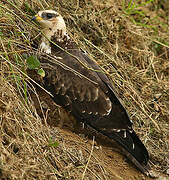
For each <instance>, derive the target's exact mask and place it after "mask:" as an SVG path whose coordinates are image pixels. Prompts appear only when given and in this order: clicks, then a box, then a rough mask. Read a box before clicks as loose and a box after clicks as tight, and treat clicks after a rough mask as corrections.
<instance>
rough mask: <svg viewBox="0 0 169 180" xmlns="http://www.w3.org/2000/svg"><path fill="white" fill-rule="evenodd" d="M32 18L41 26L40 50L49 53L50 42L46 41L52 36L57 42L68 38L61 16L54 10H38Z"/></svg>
mask: <svg viewBox="0 0 169 180" xmlns="http://www.w3.org/2000/svg"><path fill="white" fill-rule="evenodd" d="M32 20H36V21H38V22H39V24H40V25H41V27H42V32H43V34H44V35H45V37H44V36H42V39H41V41H42V42H41V44H40V51H42V52H46V53H48V54H49V53H51V47H50V43H49V41H48V39H49V40H51V39H52V38H53V39H55V40H56V41H58V42H61V41H62V42H63V41H66V40H68V39H69V36H68V35H67V33H66V24H65V21H64V19H63V17H62V16H61V15H60V14H59V13H58V12H56V11H54V10H44V11H39V12H38V13H37V14H36V15H35V16H34V17H33V18H32Z"/></svg>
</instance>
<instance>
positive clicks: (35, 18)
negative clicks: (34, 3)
mask: <svg viewBox="0 0 169 180" xmlns="http://www.w3.org/2000/svg"><path fill="white" fill-rule="evenodd" d="M31 20H32V21H35V20H36V21H41V20H43V19H42V18H41V17H40V16H38V15H35V16H33V18H32V19H31Z"/></svg>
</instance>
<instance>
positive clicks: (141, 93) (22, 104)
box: [0, 0, 169, 179]
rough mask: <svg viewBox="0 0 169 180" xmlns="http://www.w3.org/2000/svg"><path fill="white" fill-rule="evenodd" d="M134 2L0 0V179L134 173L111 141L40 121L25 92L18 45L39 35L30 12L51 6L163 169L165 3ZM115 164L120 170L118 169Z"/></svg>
mask: <svg viewBox="0 0 169 180" xmlns="http://www.w3.org/2000/svg"><path fill="white" fill-rule="evenodd" d="M133 2H134V3H135V4H134V3H133V4H132V6H131V5H130V1H124V0H121V1H116V0H114V1H112V0H108V1H106V3H105V1H100V0H91V1H88V0H84V1H75V0H71V1H66V0H65V1H54V0H51V1H45V0H41V1H31V0H14V1H10V0H1V3H0V57H1V58H0V124H1V126H0V152H1V153H0V178H1V179H35V178H36V179H82V177H83V175H84V179H113V178H114V179H123V178H124V177H125V174H127V175H129V176H130V177H133V174H134V175H135V173H136V172H135V171H132V172H131V173H130V174H128V173H127V171H129V170H130V169H131V168H132V167H130V168H128V164H127V163H125V162H124V161H123V160H121V161H120V162H121V164H120V165H121V166H122V167H117V165H116V163H117V164H118V163H119V162H118V161H119V159H120V158H121V157H119V156H118V154H115V155H113V157H112V154H111V153H110V152H109V149H110V148H108V147H106V148H105V147H103V150H102V149H99V150H98V149H97V148H94V146H95V145H94V144H93V142H92V141H89V142H87V140H86V139H84V138H81V137H79V136H78V135H76V134H73V133H72V132H70V131H67V130H62V129H60V128H56V127H50V126H48V125H47V124H43V123H42V118H40V117H39V115H38V114H37V112H36V109H35V107H34V103H33V102H32V100H31V98H30V95H29V93H30V92H28V89H32V92H34V93H35V90H34V89H33V87H32V86H31V83H30V80H29V79H28V78H27V76H25V75H24V73H25V72H26V65H25V58H24V56H23V53H28V52H30V51H31V49H32V47H31V44H32V42H33V41H34V42H38V41H39V36H38V33H39V30H38V28H39V27H38V26H37V25H35V24H33V23H32V22H31V21H30V19H31V17H32V15H34V14H35V13H36V12H38V11H39V10H41V9H49V8H52V9H53V7H56V8H55V9H57V10H58V11H59V12H60V13H61V14H62V15H63V16H64V19H65V21H66V24H67V25H68V30H69V34H70V36H71V37H72V38H74V39H75V41H76V42H77V43H78V44H79V46H80V47H81V48H82V49H84V50H86V51H87V52H88V53H90V56H91V58H93V59H94V60H96V61H97V62H98V63H99V64H100V65H101V66H102V67H103V68H104V69H106V70H107V72H108V74H109V76H110V77H111V78H112V81H113V83H114V86H115V89H116V91H117V92H118V95H119V97H120V98H121V99H122V101H123V102H124V103H125V107H126V109H127V110H128V112H129V114H130V115H131V118H132V120H133V121H134V128H135V130H136V132H137V134H138V135H139V136H140V138H141V139H142V141H143V142H144V144H145V145H146V147H147V149H148V151H149V153H150V163H151V166H152V168H153V169H154V170H156V171H158V172H160V173H164V174H165V173H166V172H167V170H168V166H169V153H168V152H169V133H168V132H169V44H168V42H169V26H168V19H169V8H167V7H169V6H167V4H168V2H167V1H158V0H154V1H152V2H151V1H150V2H149V3H147V4H141V5H140V3H139V2H137V1H133ZM136 2H137V3H136ZM141 2H144V1H141ZM165 3H166V4H165ZM137 5H138V6H137ZM35 37H36V38H35ZM36 95H37V94H36V93H35V96H36ZM40 108H41V107H40ZM45 115H46V114H43V117H44V118H43V119H45ZM57 118H58V117H57V116H56V121H57ZM46 121H47V120H46V119H45V122H46ZM58 143H59V145H58ZM107 149H108V150H107ZM104 151H105V152H106V153H104ZM100 153H101V154H100ZM107 153H108V154H109V156H111V157H108V155H107ZM89 157H90V158H89ZM118 158H119V159H118ZM112 159H113V161H114V162H112V161H111V160H112ZM89 160H90V161H89ZM120 165H119V166H120ZM130 166H131V165H130ZM118 168H121V169H124V172H121V173H118V171H119V170H120V171H121V169H118ZM132 173H133V174H132ZM137 178H138V179H139V178H141V176H138V175H137V177H136V178H135V179H137Z"/></svg>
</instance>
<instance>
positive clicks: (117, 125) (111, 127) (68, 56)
mask: <svg viewBox="0 0 169 180" xmlns="http://www.w3.org/2000/svg"><path fill="white" fill-rule="evenodd" d="M34 19H36V20H38V21H39V23H40V24H41V25H42V27H43V30H42V31H43V33H44V34H45V36H46V37H47V38H48V39H46V38H45V37H43V38H42V42H41V44H40V50H41V51H42V52H45V53H42V54H41V55H40V56H39V60H40V61H41V64H42V67H43V69H44V70H45V73H46V75H45V77H44V78H43V82H44V87H45V88H46V89H47V90H48V91H49V92H50V93H51V94H52V95H53V100H54V101H55V102H56V103H57V104H58V105H61V106H62V107H63V108H64V109H66V110H67V111H68V112H70V113H71V114H72V115H73V116H74V117H75V118H76V119H77V120H79V121H81V122H83V123H86V124H87V125H89V126H91V127H92V128H94V129H95V130H96V131H98V132H100V133H102V134H103V135H105V136H107V137H108V138H110V139H113V140H115V141H116V142H117V143H119V144H120V145H121V146H122V147H123V149H125V151H126V156H127V157H128V158H130V160H131V161H132V162H133V163H134V164H135V165H136V166H137V167H138V168H139V169H140V170H141V171H142V172H146V171H147V168H146V166H147V164H148V160H149V155H148V152H147V150H146V148H145V146H144V145H143V144H142V142H141V141H140V139H139V138H138V136H137V135H136V134H135V132H134V130H133V129H132V122H131V120H130V118H129V116H128V114H127V112H126V110H125V108H124V107H123V105H122V104H121V102H120V100H119V99H118V97H117V96H116V94H115V92H114V90H113V86H112V84H111V82H110V80H109V79H108V77H107V76H106V75H105V73H104V72H102V70H101V68H100V67H99V66H98V65H97V64H96V63H95V62H94V61H92V60H91V59H90V58H89V57H88V56H87V55H86V54H85V53H83V52H82V51H81V50H80V49H79V48H78V47H77V45H76V43H75V42H73V41H72V40H71V39H70V38H69V36H68V35H67V33H66V26H65V23H64V21H63V18H62V17H61V16H60V15H59V14H58V13H57V12H55V11H52V10H46V11H40V12H39V13H38V14H37V15H36V16H35V17H34ZM49 40H51V41H52V42H49ZM49 54H50V55H49Z"/></svg>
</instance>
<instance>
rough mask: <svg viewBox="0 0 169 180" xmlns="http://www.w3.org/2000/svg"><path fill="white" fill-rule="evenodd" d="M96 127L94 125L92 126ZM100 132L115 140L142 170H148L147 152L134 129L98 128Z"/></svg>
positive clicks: (144, 171) (143, 171)
mask: <svg viewBox="0 0 169 180" xmlns="http://www.w3.org/2000/svg"><path fill="white" fill-rule="evenodd" d="M93 128H94V129H96V128H95V127H93ZM96 130H97V131H99V132H100V133H101V134H103V135H105V136H107V137H108V138H110V139H113V140H114V141H116V142H117V143H118V144H119V145H120V146H121V147H122V150H123V152H124V153H125V155H126V156H127V157H128V159H130V160H131V161H132V162H133V164H135V166H136V167H137V168H138V169H139V170H140V171H141V172H142V173H145V174H146V173H147V172H148V169H149V167H148V160H149V154H148V151H147V149H146V148H145V146H144V145H143V143H142V142H141V140H140V139H139V138H138V136H137V135H136V133H135V132H134V131H132V132H129V131H123V130H121V131H120V132H115V131H111V132H110V131H106V130H104V131H103V130H98V129H96Z"/></svg>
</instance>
